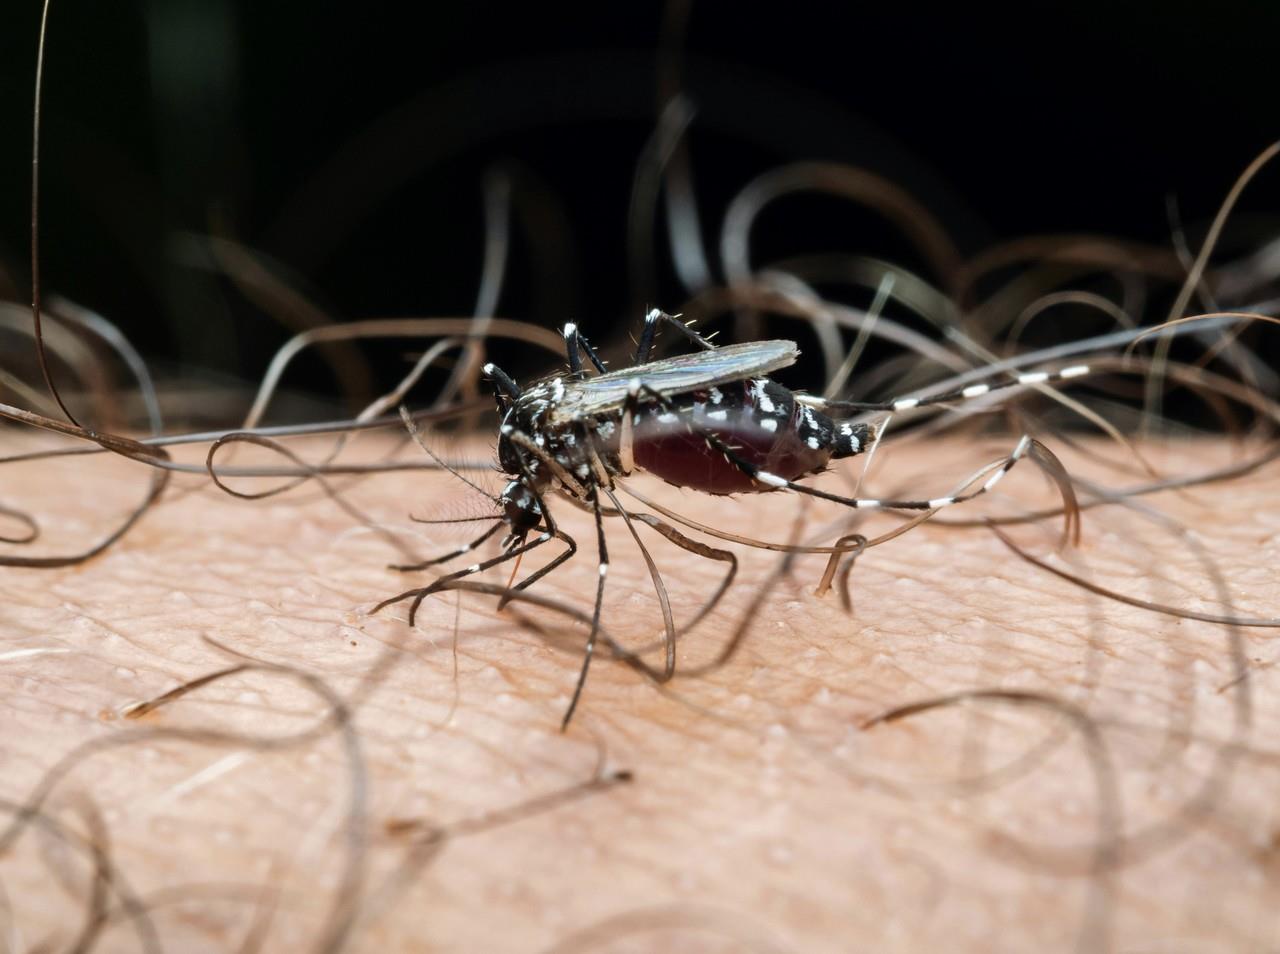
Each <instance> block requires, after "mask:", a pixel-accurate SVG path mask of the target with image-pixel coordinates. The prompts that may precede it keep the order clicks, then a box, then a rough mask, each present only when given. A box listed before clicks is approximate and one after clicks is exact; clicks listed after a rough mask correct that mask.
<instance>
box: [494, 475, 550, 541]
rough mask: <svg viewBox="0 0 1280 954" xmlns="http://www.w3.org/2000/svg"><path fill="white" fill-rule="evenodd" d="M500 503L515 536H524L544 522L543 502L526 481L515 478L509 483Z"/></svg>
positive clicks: (505, 518)
mask: <svg viewBox="0 0 1280 954" xmlns="http://www.w3.org/2000/svg"><path fill="white" fill-rule="evenodd" d="M499 503H500V504H501V505H502V518H503V519H504V520H506V521H507V524H508V525H509V526H510V527H511V535H512V536H513V537H523V536H524V535H525V534H527V533H529V532H530V531H531V530H533V529H534V528H536V527H537V526H538V524H540V523H541V522H542V504H540V503H539V502H538V495H537V494H535V493H534V492H533V491H532V490H530V489H529V488H528V487H527V486H526V485H525V483H524V481H521V480H513V481H511V483H509V484H507V486H506V487H504V488H503V491H502V496H501V497H500V498H499Z"/></svg>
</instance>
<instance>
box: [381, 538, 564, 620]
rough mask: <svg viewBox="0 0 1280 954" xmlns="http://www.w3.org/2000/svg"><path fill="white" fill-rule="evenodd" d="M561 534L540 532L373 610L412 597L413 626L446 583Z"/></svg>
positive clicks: (410, 612)
mask: <svg viewBox="0 0 1280 954" xmlns="http://www.w3.org/2000/svg"><path fill="white" fill-rule="evenodd" d="M560 536H562V534H558V533H550V532H544V533H540V534H538V536H536V537H534V538H533V539H532V540H531V541H529V542H528V543H520V544H518V545H516V546H513V547H510V548H508V549H507V550H504V551H503V552H502V553H501V554H499V555H498V556H496V557H492V558H490V559H488V560H484V561H482V562H480V563H473V564H471V566H469V567H466V568H465V569H462V570H458V571H457V572H456V573H449V574H446V575H445V576H442V577H439V578H438V579H436V580H434V581H432V582H431V584H430V585H429V586H421V587H416V588H414V589H412V590H405V591H404V592H403V593H400V594H398V595H396V596H391V597H388V598H387V599H385V600H383V601H382V602H381V603H379V604H378V605H377V606H375V607H374V608H373V611H372V612H374V613H377V612H379V611H380V610H383V609H385V608H386V607H388V606H391V605H392V604H394V603H401V602H403V601H405V600H407V599H412V600H413V603H412V604H411V605H410V607H409V625H410V626H412V625H413V624H414V620H415V619H416V618H417V614H418V607H420V606H421V605H422V601H423V600H425V599H426V598H427V597H428V596H430V595H431V594H432V593H436V592H438V591H440V590H441V589H443V588H444V585H445V584H446V583H450V582H452V581H454V580H460V579H462V578H463V577H467V576H472V575H474V574H476V573H483V572H484V571H485V570H487V569H489V568H490V567H495V566H498V565H499V564H502V563H506V562H507V561H508V560H514V559H515V558H516V557H518V556H520V555H521V554H524V553H528V552H529V551H530V550H536V549H537V548H538V547H540V546H542V545H543V544H544V543H546V542H548V541H550V540H554V539H556V538H557V537H560ZM562 562H563V561H562Z"/></svg>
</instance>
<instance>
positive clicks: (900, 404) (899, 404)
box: [893, 398, 920, 411]
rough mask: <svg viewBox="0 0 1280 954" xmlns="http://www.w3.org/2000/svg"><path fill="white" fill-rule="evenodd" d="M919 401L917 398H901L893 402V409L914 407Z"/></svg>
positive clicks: (899, 409)
mask: <svg viewBox="0 0 1280 954" xmlns="http://www.w3.org/2000/svg"><path fill="white" fill-rule="evenodd" d="M919 403H920V399H919V398H903V399H902V400H901V401H894V402H893V409H894V410H895V411H905V410H908V409H909V408H913V407H915V406H916V405H917V404H919Z"/></svg>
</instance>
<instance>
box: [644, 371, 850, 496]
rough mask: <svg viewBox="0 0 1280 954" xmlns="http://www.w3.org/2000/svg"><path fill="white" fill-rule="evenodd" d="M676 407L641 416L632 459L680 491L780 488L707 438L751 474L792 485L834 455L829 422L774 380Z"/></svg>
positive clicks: (689, 397) (681, 400)
mask: <svg viewBox="0 0 1280 954" xmlns="http://www.w3.org/2000/svg"><path fill="white" fill-rule="evenodd" d="M670 405H671V406H669V407H667V408H656V407H653V406H649V407H646V408H645V409H644V410H643V411H642V412H640V413H639V414H638V415H637V418H636V422H635V438H634V444H633V455H634V458H635V463H636V466H637V467H638V468H640V469H642V470H646V471H648V472H649V473H651V474H654V475H656V476H658V477H661V478H662V479H663V480H665V481H667V482H668V483H672V484H675V485H677V486H679V487H687V488H689V489H690V490H700V491H703V492H704V493H709V494H734V493H750V492H756V491H763V490H771V489H774V488H772V487H770V486H769V485H766V484H762V483H760V482H759V481H756V480H754V479H753V478H752V477H751V476H750V474H749V473H747V472H746V471H745V470H744V469H743V468H741V467H738V466H737V465H735V464H734V463H732V462H731V461H729V460H728V459H727V458H726V457H725V455H724V453H723V451H721V450H720V449H719V448H718V447H716V446H714V442H713V441H709V440H708V439H707V438H708V435H709V436H711V437H713V438H714V441H715V442H719V443H720V444H722V445H724V446H725V447H727V448H729V449H731V450H732V452H733V454H734V455H735V456H736V457H738V458H739V459H740V460H742V461H744V462H745V463H747V464H749V465H750V467H751V468H754V469H755V470H762V471H766V472H768V473H770V474H773V475H775V476H777V477H784V478H786V479H788V480H794V479H797V478H799V477H803V476H804V475H806V474H811V473H814V472H816V471H819V470H822V469H823V467H825V466H826V464H827V461H828V460H829V459H830V457H831V443H832V430H833V429H832V424H831V421H830V419H829V418H827V417H826V416H825V415H822V414H820V413H818V412H816V411H814V410H812V409H810V408H807V407H803V406H800V405H797V404H796V402H795V400H794V398H793V397H792V395H791V392H790V391H788V390H787V389H786V388H784V387H782V386H781V385H779V384H777V383H776V382H774V381H770V380H768V379H756V380H749V381H744V382H737V383H734V384H730V385H726V386H724V387H721V388H711V389H708V390H707V391H696V392H694V393H692V394H685V395H680V396H679V397H676V398H672V399H671V402H670ZM690 425H692V427H691V426H690Z"/></svg>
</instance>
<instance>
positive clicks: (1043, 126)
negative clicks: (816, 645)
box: [0, 0, 1280, 390]
mask: <svg viewBox="0 0 1280 954" xmlns="http://www.w3.org/2000/svg"><path fill="white" fill-rule="evenodd" d="M662 16H663V9H662V7H661V5H659V4H653V5H647V4H633V5H625V6H624V5H618V4H598V5H595V6H593V7H587V6H583V7H568V6H566V7H559V8H556V7H554V6H551V7H547V6H545V5H535V4H492V3H455V4H447V5H446V4H435V3H428V4H407V3H402V4H394V3H386V2H368V0H366V2H362V3H359V4H357V3H341V4H340V3H325V2H314V0H313V2H308V3H302V2H271V0H255V2H249V0H153V2H124V3H106V2H87V0H57V2H56V3H55V5H54V9H53V12H52V19H51V24H50V34H49V47H48V53H47V65H46V76H47V88H46V99H45V113H44V138H43V149H44V152H43V170H44V172H43V176H44V205H43V212H42V222H43V232H44V239H43V242H44V244H43V255H42V261H43V270H44V276H45V284H46V287H47V288H48V289H49V290H51V291H60V292H62V293H64V294H66V295H68V296H70V297H72V298H74V299H77V300H78V301H80V302H82V303H84V304H86V305H89V306H91V307H93V308H94V309H96V310H98V311H99V312H101V313H103V314H105V315H107V316H109V317H111V318H112V319H113V320H114V321H116V322H117V323H118V324H119V325H120V326H121V327H122V328H123V329H124V330H125V332H126V333H127V334H128V335H129V336H130V337H131V338H132V339H133V340H134V341H135V342H137V343H138V344H139V345H140V346H141V347H142V348H143V350H144V351H145V353H147V354H148V356H149V357H151V358H152V359H154V360H155V361H156V363H157V366H158V367H160V368H161V369H162V370H168V371H170V372H172V373H178V374H185V373H189V372H190V371H191V370H192V369H194V368H203V369H206V370H207V371H211V372H212V373H213V375H214V377H215V378H217V377H218V376H222V379H225V380H228V381H231V380H241V381H246V380H252V379H254V378H256V377H257V376H258V375H259V374H260V373H261V371H262V369H263V368H264V367H265V365H266V362H267V360H268V359H269V357H270V354H271V351H272V350H273V349H274V348H275V347H276V346H277V345H278V344H279V343H280V342H282V341H283V340H284V339H285V338H286V337H287V336H288V334H289V332H288V331H287V330H285V329H284V328H282V327H281V326H280V325H279V324H278V323H276V322H275V321H273V320H271V319H269V318H267V317H264V316H263V315H262V313H261V312H260V311H259V310H257V309H256V308H254V307H252V306H250V305H249V304H247V303H246V302H245V301H244V299H243V297H242V296H240V295H239V294H238V292H237V291H236V290H235V288H234V287H233V286H232V285H231V284H230V283H229V282H227V281H226V280H225V279H224V278H221V277H219V276H217V275H214V274H211V273H210V272H209V271H208V270H206V269H202V268H199V267H193V263H194V262H196V261H197V260H198V259H199V258H200V256H201V253H200V247H201V245H200V242H199V241H198V240H184V239H183V235H185V234H190V235H195V236H199V235H203V234H207V233H209V232H211V231H216V232H219V233H221V234H225V235H228V236H233V237H235V238H237V239H238V240H240V241H241V242H244V243H245V244H247V245H249V246H251V247H253V248H255V249H257V250H259V251H260V252H262V253H264V254H265V255H266V256H269V258H270V259H271V260H273V261H274V262H276V263H277V265H276V267H277V268H278V270H279V273H280V274H281V275H283V276H285V277H286V278H287V279H288V281H289V282H290V283H292V284H294V285H295V286H296V287H297V288H299V289H301V290H303V291H305V293H306V294H307V295H309V296H311V297H312V298H313V299H314V300H315V301H316V302H318V303H319V304H320V305H322V306H323V307H324V308H325V309H327V310H328V311H330V312H331V313H332V314H333V315H334V316H335V317H338V318H356V317H369V316H379V315H446V314H466V313H469V312H470V310H471V308H472V307H473V302H474V298H475V289H476V284H477V281H478V276H479V272H480V265H481V259H482V246H483V237H484V230H483V219H482V205H483V203H482V183H483V181H484V177H485V176H486V174H487V173H489V172H490V171H491V170H492V169H494V168H495V167H500V168H503V169H506V170H507V171H508V172H509V174H510V175H511V176H512V179H513V182H514V183H515V188H516V206H517V213H518V214H517V220H518V221H523V222H526V223H530V224H528V225H527V227H524V226H522V227H521V228H518V229H517V233H516V240H515V245H514V247H513V250H512V269H511V279H510V282H509V285H508V288H507V290H506V291H505V292H504V295H503V299H502V302H501V305H500V308H499V312H500V313H501V314H504V315H507V316H510V317H515V318H521V319H526V320H530V321H535V322H539V323H541V324H544V325H547V326H558V325H559V324H560V323H561V322H563V321H564V320H566V319H569V318H573V319H576V320H577V321H578V322H579V323H581V324H582V325H583V326H584V327H586V328H588V329H593V330H594V331H595V334H596V337H597V338H607V337H608V336H609V335H610V334H620V333H621V329H622V328H623V327H624V326H625V327H630V326H631V325H633V324H634V323H635V322H636V321H638V319H639V317H640V314H639V312H638V310H637V308H638V303H637V297H638V296H639V297H644V298H645V299H646V303H652V304H661V305H668V306H670V307H674V305H675V304H676V303H678V302H679V300H680V297H681V296H680V295H679V293H678V289H677V286H676V285H675V283H674V281H673V280H672V276H671V275H670V273H669V268H667V267H666V266H665V265H664V266H663V269H662V270H661V272H660V275H659V283H658V285H657V286H656V287H655V288H653V289H651V290H642V289H636V288H633V287H629V284H628V270H627V260H626V255H625V252H626V247H625V214H626V209H627V201H628V194H629V189H630V185H631V178H632V175H633V172H634V167H635V161H636V158H637V155H638V154H639V153H640V151H641V149H642V148H643V145H644V143H645V141H646V139H647V137H648V136H649V134H650V132H651V130H652V126H653V120H654V116H655V103H656V80H655V58H656V56H655V53H656V50H657V47H658V40H659V35H660V23H661V22H662ZM5 20H6V23H5V29H4V36H3V38H2V40H0V64H2V65H0V70H3V74H2V76H3V88H2V90H0V95H2V97H3V98H2V99H0V117H3V121H4V127H3V128H4V137H3V141H2V142H0V174H2V175H3V179H2V180H0V181H3V183H4V185H3V189H0V266H3V267H4V268H5V270H6V271H7V272H8V273H9V275H10V276H11V278H12V284H14V285H16V290H17V293H18V297H20V298H21V297H22V296H23V295H26V294H27V282H28V279H27V277H26V269H27V268H28V263H27V245H26V243H27V241H28V236H27V227H28V224H29V211H28V208H27V203H28V202H29V189H28V181H29V170H30V166H29V162H30V157H29V150H30V137H29V128H30V108H31V103H30V101H31V92H32V82H33V73H34V63H35V48H36V36H37V27H38V20H39V9H38V4H37V3H35V2H34V0H24V2H23V3H22V4H20V5H19V4H16V3H14V2H12V0H11V2H10V3H9V4H8V8H7V10H6V17H5ZM1278 31H1280V5H1277V4H1268V3H1259V2H1227V3H1221V2H1219V3H1214V4H1203V3H1183V4H1172V3H1161V4H1146V3H1133V4H1125V3H1105V4H1104V3H1093V2H1090V3H1075V4H1065V3H1036V4H1023V5H1018V6H1004V5H1000V6H987V7H981V6H978V7H976V8H975V7H973V5H967V4H950V3H949V4H915V5H902V6H899V7H896V8H889V7H888V6H887V5H883V4H876V5H855V4H834V3H832V4H822V3H808V2H788V3H783V4H779V3H770V4H741V3H701V4H698V3H695V4H694V5H693V7H692V14H691V17H690V20H689V24H688V35H687V42H686V44H685V49H686V62H685V79H686V82H685V89H686V92H687V94H688V96H689V98H690V100H691V101H692V102H693V103H694V104H695V106H696V107H697V108H698V115H697V118H696V119H695V123H694V126H693V129H692V132H691V134H690V139H689V142H690V147H691V150H692V152H691V155H692V161H693V169H694V176H695V182H696V186H697V195H698V201H699V207H700V211H701V213H702V215H703V218H704V224H705V225H706V226H707V228H708V230H709V231H711V232H714V231H715V230H718V228H719V224H720V220H721V217H722V215H723V211H724V208H725V205H726V203H727V202H728V200H729V199H730V198H731V197H732V196H733V195H734V194H735V193H736V192H737V191H738V190H739V189H740V188H741V187H742V186H743V185H744V184H745V183H747V182H748V181H750V179H751V178H753V177H754V176H756V175H758V174H759V173H761V172H762V171H764V170H766V169H769V168H771V167H774V166H776V165H778V164H780V163H783V162H786V161H791V160H796V159H828V160H836V161H841V162H849V163H854V164H859V165H863V166H866V167H869V168H871V169H874V170H876V171H878V172H880V173H882V174H883V175H885V176H887V177H889V178H891V179H893V180H894V181H896V182H897V183H899V184H900V185H901V186H903V187H905V188H907V189H908V190H910V191H912V192H914V193H915V194H916V195H917V196H918V197H919V198H920V199H921V200H922V201H923V202H924V204H925V205H926V206H928V207H929V208H930V209H931V210H932V211H933V212H934V213H935V214H936V215H937V216H939V217H940V218H941V219H942V221H943V222H944V223H945V224H946V225H947V226H948V227H949V228H950V229H951V231H952V233H953V235H954V236H955V238H956V239H957V241H958V242H959V244H960V246H961V248H962V250H964V251H965V252H974V251H977V250H979V249H981V248H983V247H985V246H987V245H989V244H990V243H992V242H994V241H997V240H1000V239H1006V238H1010V237H1013V236H1017V235H1021V234H1026V233H1035V232H1063V231H1083V232H1094V233H1102V234H1109V235H1117V236H1124V237H1130V238H1137V239H1143V240H1147V241H1151V242H1155V243H1161V244H1166V245H1167V244H1168V242H1169V236H1170V231H1171V227H1170V219H1169V214H1168V206H1167V203H1168V200H1169V198H1170V197H1175V198H1176V200H1177V202H1178V207H1179V209H1180V212H1181V215H1182V218H1183V220H1184V221H1185V222H1186V223H1187V225H1188V229H1189V232H1190V233H1191V235H1192V236H1193V237H1194V236H1195V235H1196V234H1198V233H1199V232H1201V231H1202V229H1203V227H1204V224H1205V223H1206V221H1207V220H1208V219H1209V218H1210V217H1211V216H1212V214H1213V213H1214V211H1215V210H1216V207H1217V205H1218V203H1219V202H1220V201H1221V199H1222V198H1223V196H1224V195H1225V194H1226V191H1227V189H1228V188H1229V187H1230V185H1231V183H1232V181H1233V180H1234V179H1235V177H1236V176H1237V175H1238V174H1239V173H1240V171H1241V170H1242V169H1243V168H1244V167H1245V165H1246V164H1247V163H1248V162H1249V161H1250V160H1251V159H1252V158H1253V157H1254V156H1255V155H1256V154H1257V153H1258V152H1259V151H1261V150H1262V149H1263V148H1264V147H1265V146H1266V145H1267V144H1268V143H1269V142H1270V141H1272V140H1273V139H1275V138H1278V137H1280V112H1278V111H1277V109H1276V107H1275V93H1276V85H1277V84H1276V82H1275V80H1274V64H1275V58H1274V52H1275V45H1276V36H1277V35H1280V33H1278ZM1278 181H1280V176H1277V175H1276V174H1275V173H1274V172H1266V173H1264V174H1263V176H1262V177H1261V178H1260V179H1259V180H1258V182H1257V183H1255V185H1254V186H1252V187H1251V188H1250V189H1249V191H1248V192H1247V193H1246V194H1245V197H1244V199H1243V201H1242V202H1241V205H1240V209H1241V214H1240V215H1239V216H1238V217H1237V219H1236V223H1237V225H1236V231H1235V232H1234V233H1233V236H1232V237H1231V238H1229V241H1228V249H1229V248H1230V245H1231V243H1232V242H1239V243H1242V245H1247V244H1248V242H1249V241H1250V240H1251V237H1253V238H1256V237H1257V236H1259V235H1262V234H1274V229H1273V228H1272V226H1273V225H1274V220H1273V218H1272V210H1273V209H1274V208H1275V207H1276V202H1275V200H1276V198H1277V195H1278V194H1280V188H1278V187H1277V182H1278ZM763 226H764V227H762V229H761V232H760V235H761V239H760V243H759V250H758V251H757V252H756V260H757V261H768V260H770V259H771V258H775V257H778V256H782V255H787V254H794V253H799V252H814V251H821V250H841V251H851V252H862V253H868V254H875V255H881V256H883V257H886V258H890V259H894V260H904V258H905V259H906V260H907V262H908V263H910V259H909V251H908V250H907V249H906V247H905V246H904V245H902V244H901V241H900V240H899V239H897V238H896V237H895V236H893V235H892V234H891V233H889V232H888V231H887V230H884V229H882V228H879V227H878V226H877V225H876V224H875V223H873V222H871V221H870V220H868V219H867V218H866V217H865V216H860V215H859V214H858V213H857V211H856V210H853V209H845V208H843V206H842V205H841V204H840V203H837V202H831V201H825V202H819V201H816V200H814V201H806V200H794V201H790V202H788V203H786V207H785V208H780V209H778V210H776V211H775V212H771V213H770V214H769V216H767V217H766V219H765V221H764V223H763ZM650 292H651V294H650ZM653 299H656V300H653ZM398 347H399V351H398V352H396V353H395V354H394V355H392V357H395V358H397V360H395V361H392V362H391V364H392V365H394V368H393V370H399V369H400V368H402V365H401V364H400V363H399V361H398V357H399V356H400V353H401V352H403V351H405V350H410V349H407V348H406V347H404V346H398ZM504 357H505V360H508V361H510V362H514V363H515V364H516V365H517V366H518V365H519V363H520V357H519V355H515V354H507V355H505V356H504ZM326 380H327V378H326V377H325V376H324V374H323V372H322V371H321V370H319V368H318V366H317V367H315V368H310V369H307V368H305V367H304V369H303V375H302V377H301V378H300V379H299V381H300V382H302V383H303V384H304V385H306V384H309V385H310V386H311V387H313V388H317V389H321V390H322V389H323V388H324V387H325V381H326Z"/></svg>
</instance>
